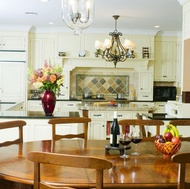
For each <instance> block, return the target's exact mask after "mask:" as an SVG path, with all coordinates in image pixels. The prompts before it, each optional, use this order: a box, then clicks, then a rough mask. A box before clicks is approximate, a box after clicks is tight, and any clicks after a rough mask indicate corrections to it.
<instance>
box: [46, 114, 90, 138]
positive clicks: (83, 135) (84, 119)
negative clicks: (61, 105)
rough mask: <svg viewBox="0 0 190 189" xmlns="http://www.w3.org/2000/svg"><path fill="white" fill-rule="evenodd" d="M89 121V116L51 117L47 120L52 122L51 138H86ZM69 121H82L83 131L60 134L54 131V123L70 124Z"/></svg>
mask: <svg viewBox="0 0 190 189" xmlns="http://www.w3.org/2000/svg"><path fill="white" fill-rule="evenodd" d="M89 122H91V119H90V118H87V117H69V118H53V119H50V120H49V121H48V123H49V124H52V140H53V141H55V140H60V139H62V138H84V139H85V140H87V138H88V137H87V135H88V123H89ZM71 123H83V133H80V134H67V135H60V134H57V133H56V125H60V124H63V126H64V124H71Z"/></svg>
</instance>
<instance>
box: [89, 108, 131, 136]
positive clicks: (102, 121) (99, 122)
mask: <svg viewBox="0 0 190 189" xmlns="http://www.w3.org/2000/svg"><path fill="white" fill-rule="evenodd" d="M113 114H114V111H90V113H89V117H90V118H91V120H92V121H91V123H90V124H89V125H90V126H89V130H88V139H101V140H105V139H106V138H109V135H110V128H111V123H112V121H113ZM131 116H132V114H131V112H129V111H117V117H118V120H121V119H130V118H131Z"/></svg>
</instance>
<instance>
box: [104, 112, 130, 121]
mask: <svg viewBox="0 0 190 189" xmlns="http://www.w3.org/2000/svg"><path fill="white" fill-rule="evenodd" d="M113 114H114V112H107V114H106V118H107V120H109V121H112V120H113ZM117 118H118V120H120V119H127V118H131V112H121V111H118V112H117Z"/></svg>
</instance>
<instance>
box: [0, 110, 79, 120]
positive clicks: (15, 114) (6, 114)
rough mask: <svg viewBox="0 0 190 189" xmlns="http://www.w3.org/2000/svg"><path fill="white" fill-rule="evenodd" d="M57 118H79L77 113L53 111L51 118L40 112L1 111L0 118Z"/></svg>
mask: <svg viewBox="0 0 190 189" xmlns="http://www.w3.org/2000/svg"><path fill="white" fill-rule="evenodd" d="M59 117H80V115H79V112H71V111H64V112H61V111H55V112H54V113H53V115H52V116H46V115H45V113H44V112H42V111H24V110H21V111H1V112H0V118H1V119H2V118H5V119H51V118H59Z"/></svg>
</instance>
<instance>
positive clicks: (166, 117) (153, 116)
mask: <svg viewBox="0 0 190 189" xmlns="http://www.w3.org/2000/svg"><path fill="white" fill-rule="evenodd" d="M142 115H143V116H145V117H147V118H148V119H155V120H163V121H164V120H174V119H180V120H181V119H190V118H177V117H174V116H170V115H168V114H166V113H148V114H146V113H143V114H142Z"/></svg>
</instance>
